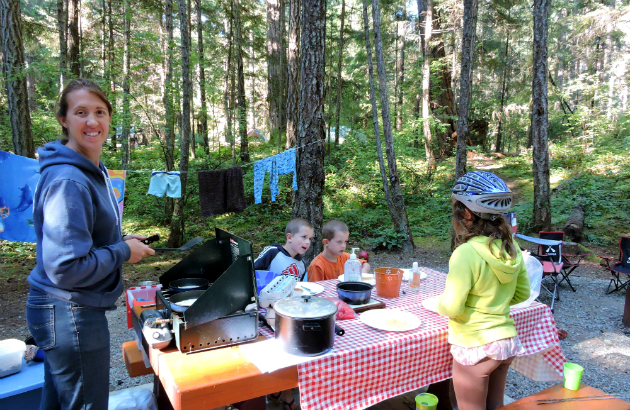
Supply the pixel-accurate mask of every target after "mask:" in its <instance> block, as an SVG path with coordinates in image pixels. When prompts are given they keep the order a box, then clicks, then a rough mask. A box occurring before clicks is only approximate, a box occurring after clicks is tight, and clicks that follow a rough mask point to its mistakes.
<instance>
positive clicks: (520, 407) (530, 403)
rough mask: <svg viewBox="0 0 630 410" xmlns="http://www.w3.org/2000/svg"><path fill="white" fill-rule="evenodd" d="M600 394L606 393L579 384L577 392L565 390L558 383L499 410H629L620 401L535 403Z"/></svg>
mask: <svg viewBox="0 0 630 410" xmlns="http://www.w3.org/2000/svg"><path fill="white" fill-rule="evenodd" d="M600 394H606V393H605V392H603V391H601V390H598V389H596V388H594V387H591V386H588V385H586V384H584V383H582V384H580V389H579V390H569V389H565V388H564V387H563V385H562V383H559V384H556V385H555V386H553V387H550V388H548V389H546V390H543V391H540V392H538V393H535V394H533V395H531V396H527V397H524V398H522V399H520V400H517V401H515V402H513V403H510V404H508V405H507V406H503V407H501V409H500V410H533V409H536V410H569V409H581V410H588V409H597V410H630V403H628V402H627V401H624V400H621V399H611V400H588V401H569V402H563V403H553V404H545V405H542V406H541V405H538V403H537V400H548V399H568V398H573V397H585V396H597V395H600Z"/></svg>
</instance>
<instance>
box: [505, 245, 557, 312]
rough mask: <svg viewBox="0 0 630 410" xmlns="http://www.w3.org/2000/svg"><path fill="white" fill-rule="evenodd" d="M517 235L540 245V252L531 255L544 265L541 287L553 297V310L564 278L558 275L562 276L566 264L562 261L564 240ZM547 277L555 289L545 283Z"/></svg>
mask: <svg viewBox="0 0 630 410" xmlns="http://www.w3.org/2000/svg"><path fill="white" fill-rule="evenodd" d="M515 236H516V237H517V238H520V239H523V240H525V241H528V242H531V243H535V244H537V245H538V246H539V253H538V254H536V253H532V254H531V255H532V256H533V257H535V258H536V259H538V260H539V261H540V263H541V264H542V266H543V282H542V283H541V286H540V287H541V289H544V290H545V291H546V292H548V293H549V294H550V295H551V297H552V299H551V306H550V308H551V311H552V312H553V309H554V305H555V302H556V300H560V295H559V294H558V285H559V284H560V282H561V281H562V279H560V278H559V277H558V276H560V277H562V275H561V274H560V272H561V271H562V268H563V266H564V264H563V262H562V241H561V240H555V239H544V238H533V237H531V236H525V235H521V234H518V233H517V234H516V235H515ZM545 278H549V279H550V280H551V281H552V282H553V290H550V289H549V287H548V285H546V284H545V282H544V280H545Z"/></svg>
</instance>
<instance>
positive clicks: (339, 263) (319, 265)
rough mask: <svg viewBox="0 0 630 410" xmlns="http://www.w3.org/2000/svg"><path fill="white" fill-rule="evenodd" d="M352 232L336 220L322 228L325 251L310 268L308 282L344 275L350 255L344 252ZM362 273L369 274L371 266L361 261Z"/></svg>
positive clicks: (314, 260)
mask: <svg viewBox="0 0 630 410" xmlns="http://www.w3.org/2000/svg"><path fill="white" fill-rule="evenodd" d="M349 236H350V232H349V231H348V226H347V225H346V224H345V223H343V222H341V221H336V220H331V221H328V222H326V223H325V224H324V227H323V228H322V238H323V239H322V243H323V244H324V251H323V252H322V253H320V254H319V255H317V256H316V257H315V259H313V261H312V262H311V265H310V266H309V267H308V275H307V277H308V281H309V282H317V281H320V280H330V279H337V278H338V277H339V276H340V275H342V274H343V267H344V264H345V263H346V261H347V260H348V259H350V254H349V253H347V252H344V251H345V250H346V246H347V244H348V237H349ZM361 263H362V264H363V265H362V266H361V272H364V273H365V272H369V271H370V264H369V263H367V262H364V261H363V260H361Z"/></svg>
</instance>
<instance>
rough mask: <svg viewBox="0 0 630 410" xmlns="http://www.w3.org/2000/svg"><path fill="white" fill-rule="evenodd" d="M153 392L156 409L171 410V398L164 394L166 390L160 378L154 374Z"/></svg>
mask: <svg viewBox="0 0 630 410" xmlns="http://www.w3.org/2000/svg"><path fill="white" fill-rule="evenodd" d="M153 394H154V395H155V401H156V402H157V408H158V410H173V405H172V404H171V400H170V399H169V398H168V396H167V395H166V390H164V386H162V382H160V378H159V377H158V376H156V375H154V376H153Z"/></svg>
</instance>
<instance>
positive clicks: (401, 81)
mask: <svg viewBox="0 0 630 410" xmlns="http://www.w3.org/2000/svg"><path fill="white" fill-rule="evenodd" d="M403 18H404V20H403V21H402V34H401V36H400V60H399V62H398V81H397V83H398V102H397V103H396V110H397V111H396V130H398V131H400V130H402V125H403V113H404V110H403V99H404V94H405V93H404V91H403V86H404V85H405V41H406V39H407V20H406V19H407V13H406V12H404V11H403ZM398 24H399V25H400V22H398Z"/></svg>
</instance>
